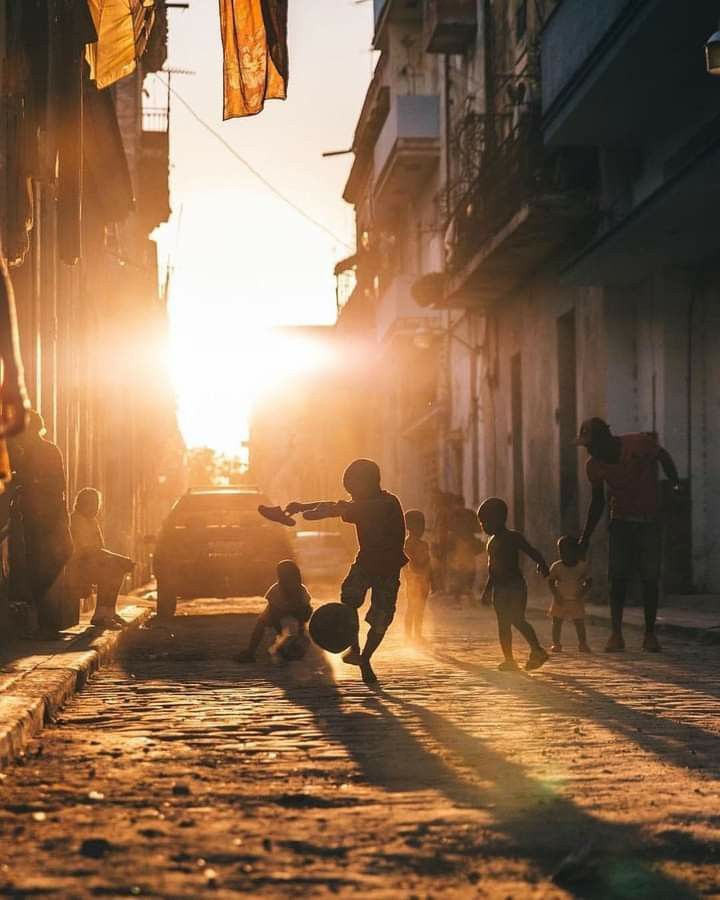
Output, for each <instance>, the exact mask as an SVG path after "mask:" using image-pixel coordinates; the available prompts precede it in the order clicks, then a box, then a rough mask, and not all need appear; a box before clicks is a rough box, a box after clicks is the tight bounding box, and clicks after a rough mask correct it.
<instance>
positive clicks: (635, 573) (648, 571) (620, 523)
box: [608, 519, 662, 581]
mask: <svg viewBox="0 0 720 900" xmlns="http://www.w3.org/2000/svg"><path fill="white" fill-rule="evenodd" d="M661 557H662V535H661V532H660V525H658V524H657V523H656V522H628V521H626V520H625V519H612V520H611V521H610V553H609V557H608V577H609V578H610V580H611V581H612V580H616V581H630V580H632V579H634V578H639V579H640V581H657V580H658V578H660V560H661Z"/></svg>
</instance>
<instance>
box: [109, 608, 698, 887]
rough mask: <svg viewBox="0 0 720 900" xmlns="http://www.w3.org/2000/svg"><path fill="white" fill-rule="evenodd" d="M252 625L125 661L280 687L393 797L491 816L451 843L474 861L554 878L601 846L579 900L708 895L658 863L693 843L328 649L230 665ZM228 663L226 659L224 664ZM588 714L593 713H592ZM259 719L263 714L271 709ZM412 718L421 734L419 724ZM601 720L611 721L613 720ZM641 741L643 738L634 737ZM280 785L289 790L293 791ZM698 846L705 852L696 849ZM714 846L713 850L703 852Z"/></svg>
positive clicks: (195, 677)
mask: <svg viewBox="0 0 720 900" xmlns="http://www.w3.org/2000/svg"><path fill="white" fill-rule="evenodd" d="M252 622H253V616H251V615H241V614H240V615H238V614H232V615H216V616H202V615H198V616H192V617H190V616H188V617H182V618H180V619H179V620H178V621H177V623H176V625H175V626H174V631H175V636H174V637H173V638H171V637H169V636H168V635H163V634H162V633H153V632H141V633H140V634H138V635H137V636H136V637H134V638H132V639H131V640H129V641H128V644H127V646H126V650H125V656H124V658H123V665H124V666H125V668H126V669H127V670H128V671H129V672H131V673H132V675H133V676H134V678H136V679H137V680H142V679H149V680H154V681H157V680H161V681H166V682H168V689H171V686H172V685H185V690H190V689H191V688H192V684H193V683H197V682H198V681H201V682H202V684H203V685H208V684H212V683H218V684H223V685H227V683H228V682H231V683H232V684H237V688H238V691H242V690H243V687H244V685H246V684H248V683H249V682H253V683H254V684H255V685H256V684H257V683H258V681H262V680H265V681H266V682H267V683H268V684H272V685H273V686H275V687H277V688H279V689H281V690H282V691H283V693H284V695H285V696H286V698H287V700H288V702H289V704H290V705H291V706H293V707H301V708H303V709H305V710H307V711H308V712H309V713H310V714H311V716H312V718H313V721H314V723H315V724H316V726H317V727H318V729H319V730H320V731H321V732H322V733H323V734H324V735H325V736H326V737H327V739H328V741H330V742H332V743H333V744H336V745H340V746H342V747H344V748H345V749H346V751H347V753H348V755H349V757H350V758H351V759H352V760H353V761H354V763H355V764H356V765H357V767H358V769H359V771H360V773H361V779H360V783H365V784H367V785H369V786H372V787H375V788H377V789H379V790H381V791H384V792H388V793H393V792H421V791H436V792H439V793H440V794H441V795H443V796H444V797H445V798H446V799H447V800H448V801H450V802H451V803H452V804H453V805H454V806H456V807H460V808H473V809H478V810H483V811H486V812H487V813H488V814H489V815H490V816H491V822H490V824H489V825H488V827H487V830H485V831H484V832H483V834H481V835H470V836H469V837H467V838H466V839H464V843H463V844H462V845H461V846H460V845H457V846H455V847H449V848H448V850H450V851H452V850H454V851H455V852H459V853H461V854H464V855H467V856H469V857H470V858H472V859H473V860H475V861H477V859H479V858H482V857H484V858H491V857H494V856H505V855H507V856H511V857H512V858H513V859H518V858H519V859H525V860H527V861H528V862H529V863H531V864H532V865H534V866H535V867H536V868H537V869H538V870H539V871H540V872H542V873H543V874H544V875H545V876H552V875H553V873H555V872H556V870H557V868H558V865H559V863H560V862H561V860H562V859H563V858H564V857H566V856H567V854H569V853H571V852H573V851H577V850H578V849H581V848H590V847H592V848H593V850H592V854H591V859H592V862H590V861H589V860H584V861H579V862H578V864H577V865H572V864H571V865H568V866H566V867H565V868H564V869H563V870H561V871H562V873H561V874H560V875H557V877H556V880H558V881H559V882H560V883H561V884H562V886H563V887H564V888H565V889H566V890H567V891H569V892H570V893H571V894H572V895H574V896H577V897H586V898H597V900H600V898H610V900H616V898H617V900H625V898H628V900H629V898H648V900H649V898H652V900H664V898H668V900H670V898H672V900H682V898H689V897H695V896H697V895H696V893H695V892H694V891H693V890H692V889H691V888H690V887H688V886H687V885H684V884H682V883H680V882H679V881H677V880H675V879H673V878H671V877H669V876H668V875H666V874H665V873H663V872H662V871H660V870H659V869H657V868H654V867H653V865H652V862H653V861H655V860H660V859H664V858H672V859H684V858H686V856H687V852H688V848H687V847H685V848H684V855H683V853H678V854H673V853H672V848H670V850H668V848H667V847H663V846H660V845H658V846H653V847H648V846H647V845H646V843H645V842H644V840H643V835H642V833H641V831H640V830H639V829H638V828H635V827H633V826H629V825H624V824H614V823H611V822H607V821H603V820H601V819H599V818H597V817H595V816H593V815H592V813H590V812H589V811H587V810H584V809H582V808H580V807H578V806H577V805H576V804H574V803H573V802H572V801H571V800H568V799H567V798H564V797H562V796H561V795H560V794H559V793H558V792H557V791H556V790H555V789H554V788H553V787H552V785H548V784H547V783H545V782H543V781H542V780H540V779H537V778H535V777H533V776H531V775H530V774H529V773H528V772H527V771H526V769H525V768H524V767H523V766H522V765H520V764H519V763H517V762H515V761H514V760H512V759H510V758H508V757H507V756H504V755H502V754H500V753H498V752H497V751H496V750H494V749H493V748H491V747H489V746H488V745H487V743H485V742H484V741H483V740H481V739H479V738H477V737H475V736H474V735H472V734H470V733H468V732H467V731H465V730H464V729H462V728H461V727H459V726H458V725H456V724H455V723H453V722H451V721H450V720H448V719H447V718H445V717H444V716H442V715H439V714H438V713H437V712H435V711H433V710H431V709H429V708H428V707H426V706H424V705H422V704H419V703H412V702H409V701H407V700H406V699H403V698H401V697H398V696H395V695H392V694H388V693H385V692H383V691H382V690H377V691H371V690H369V689H368V688H366V687H365V686H364V685H362V683H360V682H357V683H356V682H353V681H348V682H342V684H340V685H338V684H337V683H336V682H335V679H334V677H333V672H332V669H331V667H330V666H329V664H328V662H327V660H326V659H325V658H324V657H323V656H322V654H320V653H319V651H317V650H313V651H311V652H310V653H309V654H308V656H307V657H306V659H305V660H304V661H303V662H302V663H296V664H293V665H290V666H287V667H277V666H270V665H259V666H251V667H240V666H238V668H237V670H235V669H230V668H229V667H228V665H227V658H228V657H229V656H231V655H233V654H234V653H235V652H237V650H238V647H239V646H240V645H242V643H243V642H244V640H246V637H247V634H248V633H249V629H250V627H251V625H252ZM439 658H440V659H441V661H443V662H445V663H446V664H448V665H451V666H460V667H462V666H464V664H460V663H459V662H458V661H457V660H454V659H452V658H443V657H439ZM158 660H163V661H164V662H173V663H177V668H176V671H174V672H173V673H172V675H171V676H168V669H167V666H166V665H164V666H163V668H162V672H159V671H158ZM221 660H224V663H223V665H218V663H219V661H221ZM467 671H470V672H471V673H472V674H474V675H477V676H479V677H480V678H483V679H485V680H488V681H490V683H492V684H493V686H494V687H498V686H502V687H503V688H506V689H507V690H508V693H509V694H513V693H514V692H515V690H516V688H514V687H513V685H512V682H510V683H508V682H507V681H503V682H502V683H500V682H499V681H497V680H496V679H495V677H494V675H493V673H491V672H490V670H486V669H483V667H481V666H477V667H473V668H472V669H467ZM523 689H524V690H525V691H528V690H529V691H530V693H529V694H528V693H526V694H525V697H526V699H530V700H532V701H533V702H537V703H544V704H545V705H546V706H550V708H552V709H557V710H558V711H559V712H562V713H563V714H567V713H568V707H570V708H573V706H576V707H577V708H578V714H580V708H581V703H580V701H578V700H577V699H575V698H573V697H572V695H569V694H568V692H567V691H562V690H561V689H558V688H553V687H548V688H545V687H544V686H540V685H538V686H537V687H534V686H531V687H530V688H527V687H524V688H523ZM546 691H549V695H548V696H545V692H546ZM548 697H549V698H548ZM598 702H599V706H595V708H594V715H597V713H598V711H599V712H600V713H601V714H603V715H604V714H607V715H608V717H609V719H610V723H609V724H610V727H613V724H614V725H615V727H618V728H619V730H621V731H622V733H623V734H625V733H629V731H630V729H631V725H629V724H628V723H626V722H625V720H624V719H622V715H621V711H620V710H618V709H616V708H615V707H616V706H618V704H614V703H613V701H609V700H607V698H602V696H600V697H599V698H598ZM584 713H585V714H586V715H587V708H585V709H584ZM258 715H262V712H261V711H260V710H259V711H258ZM632 715H635V714H634V713H633V714H632ZM618 719H620V720H621V721H620V722H618V721H617V720H618ZM411 722H412V724H413V726H414V728H415V731H419V732H420V735H418V734H417V733H413V731H411V730H410V728H409V727H408V726H409V725H410V723H411ZM602 724H604V725H605V724H608V723H606V722H605V720H604V719H603V721H602ZM636 738H637V735H636V734H634V733H633V734H632V739H633V740H635V739H636ZM659 749H660V750H664V749H667V748H659ZM448 755H449V756H450V757H454V758H457V759H459V760H460V761H461V764H462V766H463V767H464V768H465V770H466V772H467V773H468V774H467V775H465V774H463V773H461V772H459V771H457V770H455V769H454V768H452V767H451V765H449V764H448V763H447V762H445V759H444V758H443V757H447V756H448ZM278 787H279V790H281V788H282V786H280V785H279V786H278ZM281 796H282V795H281V794H279V795H278V799H280V798H281ZM285 800H286V801H287V798H285ZM298 800H300V798H298ZM286 805H287V802H286ZM298 805H299V806H300V805H301V803H300V802H298ZM558 847H562V848H563V850H562V851H559V850H558ZM690 849H691V850H692V851H693V852H694V850H695V849H696V848H690ZM703 852H704V853H705V854H707V853H708V852H710V851H709V850H708V848H703Z"/></svg>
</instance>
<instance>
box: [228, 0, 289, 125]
mask: <svg viewBox="0 0 720 900" xmlns="http://www.w3.org/2000/svg"><path fill="white" fill-rule="evenodd" d="M287 13H288V0H220V27H221V30H222V42H223V52H224V60H223V79H224V82H223V88H224V91H223V98H224V100H223V118H224V119H232V118H238V117H241V116H253V115H255V114H256V113H259V112H261V111H262V109H263V107H264V105H265V101H266V100H284V99H285V98H286V97H287V83H288V50H287Z"/></svg>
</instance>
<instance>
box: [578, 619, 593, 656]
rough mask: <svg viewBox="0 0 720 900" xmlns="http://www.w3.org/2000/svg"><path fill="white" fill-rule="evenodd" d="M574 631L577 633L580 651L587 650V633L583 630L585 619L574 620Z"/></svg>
mask: <svg viewBox="0 0 720 900" xmlns="http://www.w3.org/2000/svg"><path fill="white" fill-rule="evenodd" d="M575 631H576V632H577V637H578V645H579V647H580V649H581V650H589V649H590V648H589V647H588V642H587V631H586V629H585V619H575Z"/></svg>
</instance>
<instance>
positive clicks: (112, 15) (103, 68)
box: [86, 0, 155, 88]
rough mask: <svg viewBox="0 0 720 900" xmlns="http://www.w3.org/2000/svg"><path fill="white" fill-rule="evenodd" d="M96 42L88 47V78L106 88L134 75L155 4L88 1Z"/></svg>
mask: <svg viewBox="0 0 720 900" xmlns="http://www.w3.org/2000/svg"><path fill="white" fill-rule="evenodd" d="M88 7H89V9H90V12H91V14H92V17H93V21H94V23H95V28H96V30H97V34H98V39H97V43H95V44H88V45H87V54H86V55H87V61H88V63H89V65H90V77H91V78H92V79H93V81H95V83H96V84H97V86H98V88H105V87H108V86H109V85H111V84H114V83H115V82H116V81H119V80H120V79H121V78H124V77H125V76H126V75H129V74H130V73H131V72H133V71H134V69H135V65H136V63H137V60H138V59H139V58H140V56H142V54H143V51H144V50H145V45H146V44H147V39H148V36H149V35H150V29H151V28H152V24H153V21H154V18H155V13H154V0H88Z"/></svg>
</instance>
